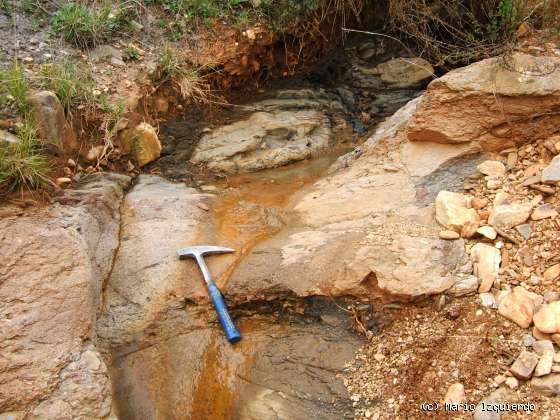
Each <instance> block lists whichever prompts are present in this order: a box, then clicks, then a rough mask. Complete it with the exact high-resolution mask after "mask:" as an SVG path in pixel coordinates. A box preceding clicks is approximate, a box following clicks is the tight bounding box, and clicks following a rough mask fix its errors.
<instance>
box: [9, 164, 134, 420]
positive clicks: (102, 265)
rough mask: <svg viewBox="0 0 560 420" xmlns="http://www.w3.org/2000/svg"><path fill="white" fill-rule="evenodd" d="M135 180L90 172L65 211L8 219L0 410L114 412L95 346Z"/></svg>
mask: <svg viewBox="0 0 560 420" xmlns="http://www.w3.org/2000/svg"><path fill="white" fill-rule="evenodd" d="M129 182H130V178H129V177H127V176H124V175H111V174H107V175H102V174H96V175H89V176H86V177H85V179H84V180H83V181H82V182H81V183H80V184H81V186H79V187H77V188H76V189H73V190H66V191H65V193H64V195H63V196H61V197H60V198H59V199H58V200H59V202H61V203H66V205H62V204H57V205H54V206H52V207H48V208H43V209H41V208H38V209H36V210H33V211H30V212H27V214H26V215H24V216H21V217H4V218H2V219H0V232H2V233H0V258H1V259H2V262H3V263H2V268H0V342H1V344H0V348H1V353H2V361H1V363H0V412H15V413H19V414H17V415H18V416H21V417H22V418H41V419H53V420H54V419H57V420H59V419H75V418H106V417H108V416H109V414H110V411H111V385H110V381H109V377H108V374H107V368H106V366H105V363H104V361H103V359H102V358H101V356H100V354H99V353H98V351H97V350H96V348H95V344H96V341H97V340H96V334H95V321H96V314H97V311H98V308H99V305H100V303H101V302H100V300H99V297H100V295H101V290H102V286H103V281H104V280H105V278H106V276H107V275H108V273H109V270H110V268H111V261H112V258H113V252H114V251H115V249H117V247H118V244H119V240H118V232H119V218H120V216H119V203H120V200H121V198H122V196H123V188H125V187H126V186H127V185H128V183H129ZM16 418H19V417H17V416H16Z"/></svg>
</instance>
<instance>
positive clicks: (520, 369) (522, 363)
mask: <svg viewBox="0 0 560 420" xmlns="http://www.w3.org/2000/svg"><path fill="white" fill-rule="evenodd" d="M538 362H539V358H538V356H537V355H536V354H535V353H531V352H528V351H526V350H523V351H522V352H521V354H520V355H519V356H518V357H517V359H516V360H515V362H514V363H513V365H512V366H511V367H510V369H509V371H510V372H511V373H513V375H514V376H515V377H516V378H518V379H523V380H527V379H530V378H531V375H532V374H533V371H534V370H535V368H536V367H537V363H538Z"/></svg>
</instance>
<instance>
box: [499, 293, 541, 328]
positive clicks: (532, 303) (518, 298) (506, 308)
mask: <svg viewBox="0 0 560 420" xmlns="http://www.w3.org/2000/svg"><path fill="white" fill-rule="evenodd" d="M540 303H542V298H540V296H539V295H537V294H535V293H532V292H529V291H527V290H526V289H524V288H523V287H520V286H518V287H516V288H514V289H513V291H510V292H507V293H506V294H505V296H504V297H503V298H502V299H501V300H500V302H499V305H498V313H499V314H500V315H502V316H504V317H506V318H507V319H509V320H511V321H513V322H515V323H516V324H517V325H519V326H520V327H521V328H529V326H530V325H531V323H532V322H533V314H534V311H535V307H536V306H537V305H538V304H540Z"/></svg>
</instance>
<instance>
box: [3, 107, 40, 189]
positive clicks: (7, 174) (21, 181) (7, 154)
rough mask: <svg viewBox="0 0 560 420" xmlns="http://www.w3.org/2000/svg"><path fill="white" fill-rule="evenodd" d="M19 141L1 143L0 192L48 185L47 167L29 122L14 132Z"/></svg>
mask: <svg viewBox="0 0 560 420" xmlns="http://www.w3.org/2000/svg"><path fill="white" fill-rule="evenodd" d="M16 136H17V138H18V141H17V142H15V143H0V193H2V194H5V193H8V192H10V191H13V190H15V189H18V188H27V189H30V190H31V189H36V188H41V187H44V186H45V185H47V184H48V182H49V179H48V177H47V174H48V172H49V165H48V160H47V158H46V156H45V155H44V154H43V152H42V145H41V143H40V142H39V140H38V139H37V137H36V135H35V129H34V128H33V124H32V122H31V120H30V119H29V118H28V119H26V120H25V121H24V123H23V125H21V126H20V127H19V128H18V129H17V132H16Z"/></svg>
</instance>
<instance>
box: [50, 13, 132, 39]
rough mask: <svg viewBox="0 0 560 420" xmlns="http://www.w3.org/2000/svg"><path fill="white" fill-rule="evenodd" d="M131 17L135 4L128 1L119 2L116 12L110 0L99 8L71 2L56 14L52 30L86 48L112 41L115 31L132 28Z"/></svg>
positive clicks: (51, 24)
mask: <svg viewBox="0 0 560 420" xmlns="http://www.w3.org/2000/svg"><path fill="white" fill-rule="evenodd" d="M132 17H133V7H132V6H131V5H127V4H126V3H123V4H120V3H118V8H117V9H116V10H115V11H113V9H112V7H111V5H110V4H109V3H104V4H103V5H102V6H101V7H100V8H97V9H96V8H94V7H87V6H85V5H84V4H78V3H74V2H70V3H68V4H65V5H64V6H62V7H61V8H60V9H58V10H57V11H56V12H55V13H54V14H53V16H52V19H51V22H50V31H51V33H57V34H62V36H63V37H64V39H65V40H66V41H67V42H69V43H71V44H73V45H75V46H77V47H78V48H84V49H87V48H92V47H95V46H96V45H98V44H100V43H103V42H106V41H108V40H110V39H111V36H112V35H113V34H114V33H115V32H118V31H127V30H129V29H130V27H129V26H130V19H131V18H132Z"/></svg>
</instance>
